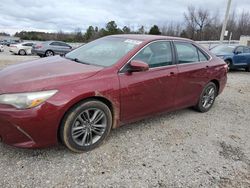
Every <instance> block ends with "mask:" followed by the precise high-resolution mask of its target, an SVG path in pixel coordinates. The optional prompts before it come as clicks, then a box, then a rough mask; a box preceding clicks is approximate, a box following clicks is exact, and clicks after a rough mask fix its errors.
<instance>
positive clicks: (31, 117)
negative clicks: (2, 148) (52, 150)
mask: <svg viewBox="0 0 250 188" xmlns="http://www.w3.org/2000/svg"><path fill="white" fill-rule="evenodd" d="M59 119H60V109H58V107H56V106H54V105H51V104H48V103H44V104H43V105H41V106H38V107H36V108H32V109H27V110H17V109H14V108H12V107H7V106H4V105H0V138H1V141H2V142H4V143H6V144H8V145H12V146H15V147H22V148H40V147H47V146H51V145H55V144H56V143H57V130H58V127H59V124H60V120H59Z"/></svg>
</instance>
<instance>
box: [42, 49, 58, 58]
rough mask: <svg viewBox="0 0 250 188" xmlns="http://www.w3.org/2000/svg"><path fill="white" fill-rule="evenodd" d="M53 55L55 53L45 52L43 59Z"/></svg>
mask: <svg viewBox="0 0 250 188" xmlns="http://www.w3.org/2000/svg"><path fill="white" fill-rule="evenodd" d="M54 55H55V53H54V52H53V51H52V50H47V51H46V52H45V55H44V56H45V57H50V56H54Z"/></svg>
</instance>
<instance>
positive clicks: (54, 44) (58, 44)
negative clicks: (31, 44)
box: [50, 42, 61, 46]
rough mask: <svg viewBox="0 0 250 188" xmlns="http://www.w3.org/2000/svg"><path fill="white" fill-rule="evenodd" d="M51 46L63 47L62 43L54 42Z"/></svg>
mask: <svg viewBox="0 0 250 188" xmlns="http://www.w3.org/2000/svg"><path fill="white" fill-rule="evenodd" d="M50 45H52V46H61V45H60V42H52V43H50Z"/></svg>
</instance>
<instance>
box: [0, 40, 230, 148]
mask: <svg viewBox="0 0 250 188" xmlns="http://www.w3.org/2000/svg"><path fill="white" fill-rule="evenodd" d="M226 81H227V65H226V63H225V62H224V61H223V60H222V59H221V58H218V57H216V56H215V55H213V54H211V53H210V52H209V51H207V50H206V49H204V48H203V47H201V46H199V45H198V44H196V43H195V42H193V41H192V40H189V39H183V38H174V37H167V36H153V35H115V36H107V37H104V38H100V39H98V40H95V41H92V42H90V43H87V44H85V45H83V46H81V47H80V48H77V49H75V50H73V51H71V52H70V53H68V54H66V55H65V56H64V57H61V56H54V57H48V58H43V59H38V60H33V61H30V62H25V63H19V64H16V65H12V66H9V67H7V68H5V69H3V70H1V71H0V138H1V140H2V142H4V143H6V144H9V145H12V146H15V147H22V148H40V147H48V146H52V145H56V144H57V143H60V142H61V143H63V144H64V145H65V146H66V147H67V148H69V149H70V150H72V151H74V152H83V151H89V150H91V149H93V148H96V147H97V146H98V145H100V144H101V143H103V141H104V140H105V139H106V138H107V136H108V135H109V133H110V131H111V130H112V129H114V128H118V127H120V126H121V125H124V124H128V123H130V122H134V121H137V120H140V119H143V118H146V117H149V116H153V115H156V114H159V113H162V112H168V111H173V110H178V109H182V108H187V107H194V108H195V109H196V110H197V111H200V112H207V111H208V110H210V109H211V107H212V106H213V104H214V102H215V99H216V97H217V96H218V95H219V94H220V93H221V92H222V91H223V89H224V87H225V84H226ZM180 118H181V117H180Z"/></svg>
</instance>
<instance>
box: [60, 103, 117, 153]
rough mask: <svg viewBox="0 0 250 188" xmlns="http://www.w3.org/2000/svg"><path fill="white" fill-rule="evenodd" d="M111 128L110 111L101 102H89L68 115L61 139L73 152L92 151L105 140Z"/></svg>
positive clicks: (77, 106) (72, 110) (61, 129)
mask: <svg viewBox="0 0 250 188" xmlns="http://www.w3.org/2000/svg"><path fill="white" fill-rule="evenodd" d="M111 127H112V114H111V111H110V109H109V108H108V107H107V106H106V105H105V104H104V103H102V102H100V101H97V100H88V101H85V102H82V103H80V104H78V105H76V106H75V107H74V108H73V109H71V110H70V111H69V112H68V113H67V115H66V117H65V118H64V120H63V122H62V125H61V127H60V138H61V140H62V141H63V143H64V145H65V146H66V147H67V148H68V149H70V150H71V151H73V152H78V153H80V152H84V151H90V150H92V149H94V148H96V147H97V146H99V145H100V144H101V143H102V142H103V141H104V140H105V138H106V137H107V136H108V134H109V132H110V130H111Z"/></svg>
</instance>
